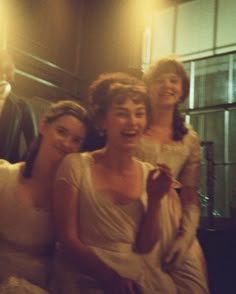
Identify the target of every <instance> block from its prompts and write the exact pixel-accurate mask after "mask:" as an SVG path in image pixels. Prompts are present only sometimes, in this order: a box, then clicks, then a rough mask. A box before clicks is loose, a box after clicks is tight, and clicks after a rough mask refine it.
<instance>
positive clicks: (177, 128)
mask: <svg viewBox="0 0 236 294" xmlns="http://www.w3.org/2000/svg"><path fill="white" fill-rule="evenodd" d="M163 73H175V74H177V75H178V76H179V77H180V78H181V80H182V85H183V95H182V97H181V99H180V102H184V101H185V100H186V98H187V97H188V95H189V88H190V82H189V77H188V75H187V73H186V71H185V69H184V67H183V65H182V64H181V62H179V61H178V60H176V59H175V58H171V57H163V58H161V59H159V60H158V61H157V62H156V63H155V64H153V65H152V66H151V67H150V69H149V70H148V71H147V72H146V73H145V74H144V75H143V80H144V82H145V83H146V85H147V87H149V86H150V85H151V84H152V83H154V82H155V80H156V79H157V78H158V77H159V76H160V75H161V74H163ZM187 132H188V129H187V127H186V125H185V123H184V119H183V117H182V115H181V113H180V111H179V109H178V105H176V106H175V110H174V119H173V140H175V141H180V140H182V138H183V137H184V135H186V134H187Z"/></svg>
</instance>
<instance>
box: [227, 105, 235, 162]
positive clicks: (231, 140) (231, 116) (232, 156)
mask: <svg viewBox="0 0 236 294" xmlns="http://www.w3.org/2000/svg"><path fill="white" fill-rule="evenodd" d="M228 128H229V162H235V163H236V109H232V110H229V126H228Z"/></svg>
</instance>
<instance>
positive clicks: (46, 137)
mask: <svg viewBox="0 0 236 294" xmlns="http://www.w3.org/2000/svg"><path fill="white" fill-rule="evenodd" d="M87 123H88V116H87V112H86V111H85V109H84V108H82V107H81V106H80V105H79V104H77V103H76V102H73V101H61V102H57V103H54V104H52V105H51V107H50V108H49V110H48V113H47V114H46V115H45V117H44V118H43V119H42V121H41V122H40V124H39V134H40V135H39V137H38V139H37V140H36V141H35V142H34V145H32V149H31V150H30V152H29V154H28V158H27V160H26V162H19V163H15V164H10V163H9V162H7V161H5V160H0V179H1V181H0V293H15V294H18V293H33V294H34V293H35V294H38V293H46V289H47V286H48V281H49V279H50V270H51V259H52V252H53V248H54V235H55V234H54V229H53V222H52V210H51V209H52V206H51V203H52V198H51V197H52V183H53V180H54V176H55V172H56V169H57V167H58V165H59V163H60V162H61V160H62V159H63V157H64V156H65V155H66V154H68V153H71V152H77V151H78V150H79V149H80V147H81V144H82V142H83V139H84V137H85V135H86V130H87Z"/></svg>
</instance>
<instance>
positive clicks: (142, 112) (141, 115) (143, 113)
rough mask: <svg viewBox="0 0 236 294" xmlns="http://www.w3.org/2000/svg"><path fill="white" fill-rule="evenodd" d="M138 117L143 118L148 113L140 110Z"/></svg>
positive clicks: (137, 113)
mask: <svg viewBox="0 0 236 294" xmlns="http://www.w3.org/2000/svg"><path fill="white" fill-rule="evenodd" d="M136 116H137V117H143V116H146V111H145V110H140V111H137V112H136Z"/></svg>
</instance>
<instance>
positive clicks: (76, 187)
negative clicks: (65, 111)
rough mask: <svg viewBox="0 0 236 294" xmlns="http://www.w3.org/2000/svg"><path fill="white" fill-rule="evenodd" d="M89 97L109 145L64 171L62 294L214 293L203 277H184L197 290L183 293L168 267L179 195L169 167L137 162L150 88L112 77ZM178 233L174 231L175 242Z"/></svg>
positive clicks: (69, 159)
mask: <svg viewBox="0 0 236 294" xmlns="http://www.w3.org/2000/svg"><path fill="white" fill-rule="evenodd" d="M89 98H90V104H91V107H92V116H93V119H94V123H95V125H96V126H97V127H99V129H100V131H103V132H104V133H105V136H106V145H105V147H104V148H102V149H99V150H96V151H93V152H85V153H82V154H71V155H68V156H66V157H65V159H64V160H63V162H62V164H61V165H60V167H59V169H58V173H57V176H56V180H55V193H54V212H55V222H56V227H57V237H58V240H59V246H58V252H57V257H56V266H55V269H56V273H55V277H54V278H55V289H54V292H55V293H57V294H61V293H63V294H64V293H70V294H74V293H83V294H88V293H113V294H120V293H126V294H134V293H136V294H138V293H146V294H154V293H155V294H156V293H162V294H163V293H166V294H175V293H186V294H187V293H188V294H189V293H195V294H200V293H208V292H207V286H206V283H205V279H204V277H203V275H202V273H201V272H200V271H197V270H196V271H194V272H190V273H187V274H186V273H184V274H183V277H182V278H183V279H182V281H183V280H184V279H185V281H184V282H185V283H186V284H187V283H188V284H189V287H188V292H187V291H185V292H180V291H179V289H180V287H179V285H178V284H177V283H176V281H174V280H173V279H172V277H171V276H170V275H169V273H168V272H165V271H164V270H163V269H162V250H163V245H164V242H165V240H163V237H162V235H163V233H164V232H165V230H166V228H168V227H162V223H163V220H164V219H165V218H167V219H168V216H169V215H168V214H167V215H166V213H165V211H163V210H162V200H163V199H164V198H166V197H167V195H169V196H168V197H171V196H172V195H173V193H175V191H174V190H173V189H172V188H171V185H172V175H171V173H170V170H169V168H168V167H167V166H165V165H159V166H158V170H159V175H158V174H156V173H157V169H156V168H154V167H153V166H151V165H150V164H148V163H144V162H141V161H139V160H137V159H136V157H134V152H135V149H136V147H137V144H138V141H139V140H140V138H141V137H142V135H143V133H144V131H145V130H146V128H147V125H148V118H149V109H150V108H149V99H148V97H147V93H146V88H145V86H144V84H143V83H142V82H141V81H139V80H138V79H136V78H134V77H131V76H129V75H126V74H122V73H112V74H104V75H101V76H100V77H99V78H98V79H97V80H96V81H95V82H94V83H92V85H91V87H90V95H89ZM167 193H168V194H167ZM172 221H173V220H172V219H168V220H167V222H168V223H169V224H170V223H171V222H172ZM164 224H166V221H164ZM177 230H178V227H173V228H171V232H172V240H173V239H174V236H175V234H176V231H177ZM168 233H170V231H169V232H168ZM164 236H165V234H164ZM168 241H169V240H168ZM144 251H150V252H149V253H146V254H145V253H143V252H144ZM194 266H195V265H193V267H194Z"/></svg>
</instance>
